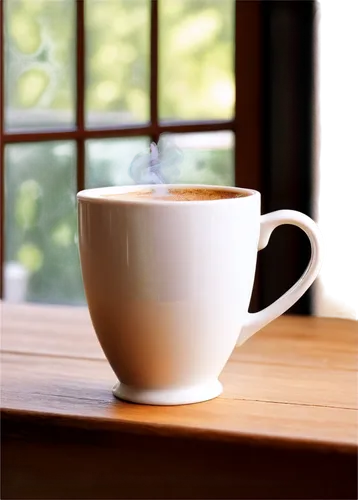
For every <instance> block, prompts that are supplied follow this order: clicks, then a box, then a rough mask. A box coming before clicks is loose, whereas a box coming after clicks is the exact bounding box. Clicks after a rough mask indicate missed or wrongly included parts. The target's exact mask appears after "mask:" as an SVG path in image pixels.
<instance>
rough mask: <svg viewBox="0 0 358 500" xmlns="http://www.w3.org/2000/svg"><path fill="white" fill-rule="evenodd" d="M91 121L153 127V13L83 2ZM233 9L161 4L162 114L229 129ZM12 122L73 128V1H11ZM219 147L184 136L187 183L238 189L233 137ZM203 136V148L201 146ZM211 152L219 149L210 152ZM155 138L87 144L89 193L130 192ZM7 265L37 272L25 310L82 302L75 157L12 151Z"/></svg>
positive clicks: (137, 1) (69, 152)
mask: <svg viewBox="0 0 358 500" xmlns="http://www.w3.org/2000/svg"><path fill="white" fill-rule="evenodd" d="M85 7H86V11H85V16H86V17H85V18H86V42H87V43H86V54H87V56H86V83H87V87H86V120H87V123H88V125H89V126H108V125H118V124H130V123H131V124H133V123H145V122H147V121H148V120H149V34H150V23H149V19H150V13H149V10H150V5H149V1H147V0H86V2H85ZM233 9H234V1H233V0H161V1H160V3H159V11H160V26H161V28H160V33H159V35H160V38H159V40H160V57H159V59H160V68H161V71H160V75H159V76H160V78H159V85H160V99H159V106H160V116H161V118H162V119H163V120H178V119H179V120H191V119H202V120H211V119H227V118H230V117H231V116H232V113H233V104H234V102H233V101H234V97H233V96H234V80H233V49H234V47H233ZM5 14H6V15H5V18H6V29H5V37H6V44H5V54H6V58H5V70H6V73H5V74H6V88H5V97H6V113H5V118H6V124H7V127H8V128H9V129H12V130H14V129H16V130H18V129H23V128H25V129H29V130H32V131H34V130H36V129H45V130H48V129H51V128H56V127H57V128H58V127H64V126H65V127H66V126H73V125H74V116H75V112H74V106H75V85H76V83H75V38H76V37H75V2H74V1H72V0H6V3H5ZM222 137H223V141H222V142H221V143H220V141H219V142H218V141H212V136H211V135H210V134H209V135H208V136H207V139H206V140H205V139H204V140H203V138H202V137H200V141H201V143H202V145H201V146H200V145H198V146H197V147H195V145H194V146H193V145H192V142H190V141H189V139H188V141H186V139H185V138H184V137H182V138H181V140H180V141H181V144H182V146H181V147H183V149H184V153H185V165H183V172H182V178H181V179H180V180H181V181H182V182H201V183H207V184H232V183H233V157H232V155H233V153H232V138H231V135H230V133H224V134H222ZM200 141H199V136H198V144H199V143H200ZM213 143H215V145H214V146H213V145H212V144H213ZM148 144H149V138H146V137H142V138H134V139H130V140H129V139H128V140H125V139H111V140H103V141H97V140H96V141H88V144H87V145H86V158H87V163H86V185H87V186H88V187H95V186H101V185H110V184H127V183H128V182H131V179H130V178H129V177H128V170H127V169H128V166H129V163H130V161H131V159H132V158H133V156H134V154H136V153H137V152H139V151H141V150H143V148H145V147H147V146H148ZM5 156H6V175H5V189H6V260H7V261H17V262H21V263H22V264H23V265H24V266H25V268H26V269H27V270H28V271H29V273H30V282H29V289H28V295H27V300H29V301H40V302H52V303H76V304H78V303H82V302H84V296H83V289H82V282H81V276H80V268H79V259H78V250H77V243H76V233H77V222H76V201H75V192H76V147H75V144H74V143H71V142H64V143H61V142H48V143H34V144H22V145H9V146H7V147H6V155H5Z"/></svg>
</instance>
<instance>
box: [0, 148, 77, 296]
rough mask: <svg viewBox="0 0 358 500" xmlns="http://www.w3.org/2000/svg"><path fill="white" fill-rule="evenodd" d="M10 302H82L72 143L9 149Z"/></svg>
mask: <svg viewBox="0 0 358 500" xmlns="http://www.w3.org/2000/svg"><path fill="white" fill-rule="evenodd" d="M5 162H6V163H5V188H6V191H5V192H6V199H5V203H6V211H5V217H6V219H5V236H6V238H5V241H6V247H5V252H6V255H5V260H6V262H5V273H4V274H5V298H6V299H7V300H12V301H24V300H26V301H35V302H49V303H75V304H77V303H82V302H84V296H83V291H82V280H81V273H80V264H79V258H78V250H77V243H76V241H75V235H76V232H77V216H76V200H75V192H76V154H75V144H74V143H73V142H67V141H66V142H46V143H34V144H16V145H9V146H7V147H6V149H5Z"/></svg>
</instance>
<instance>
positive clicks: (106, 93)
mask: <svg viewBox="0 0 358 500" xmlns="http://www.w3.org/2000/svg"><path fill="white" fill-rule="evenodd" d="M85 6H86V37H87V38H86V41H87V43H86V53H87V59H86V68H87V82H86V84H87V87H86V105H87V113H86V123H87V125H88V126H90V127H93V126H100V125H102V126H108V125H118V124H131V123H140V122H146V121H148V119H149V95H148V90H149V0H86V3H85Z"/></svg>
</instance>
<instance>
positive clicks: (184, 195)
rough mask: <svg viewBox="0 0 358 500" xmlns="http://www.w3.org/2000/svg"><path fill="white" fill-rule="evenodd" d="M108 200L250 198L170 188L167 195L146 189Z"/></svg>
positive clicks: (236, 193)
mask: <svg viewBox="0 0 358 500" xmlns="http://www.w3.org/2000/svg"><path fill="white" fill-rule="evenodd" d="M102 196H105V197H106V198H112V199H117V200H131V201H135V200H137V201H140V200H153V201H177V202H185V201H210V200H227V199H231V198H242V197H245V196H248V194H247V193H243V192H241V193H240V192H235V191H229V190H228V191H226V190H224V189H212V188H208V189H206V188H190V187H187V188H170V189H168V191H167V194H163V195H160V194H158V192H157V191H156V190H155V189H145V190H141V191H130V192H127V193H116V194H106V195H102Z"/></svg>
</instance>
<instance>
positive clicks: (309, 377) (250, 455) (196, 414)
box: [1, 304, 358, 499]
mask: <svg viewBox="0 0 358 500" xmlns="http://www.w3.org/2000/svg"><path fill="white" fill-rule="evenodd" d="M357 342H358V323H357V322H354V321H348V320H338V319H318V318H312V317H311V318H309V317H289V316H286V317H282V318H280V319H279V320H277V321H275V322H274V323H273V324H271V325H269V326H268V327H266V328H265V329H264V330H263V331H261V332H260V333H258V334H257V335H255V336H254V337H253V338H252V339H251V340H249V341H248V342H247V343H246V344H245V345H244V346H243V347H241V348H240V349H236V350H235V352H234V353H233V355H232V357H231V359H230V361H229V363H228V365H227V367H226V368H225V370H224V372H223V374H222V376H221V381H222V382H223V384H224V388H225V392H224V394H223V395H222V396H221V397H219V398H218V399H216V400H213V401H209V402H206V403H200V404H195V405H188V406H181V407H146V406H140V405H134V404H129V403H123V402H119V401H117V400H115V399H114V398H113V396H112V393H111V387H112V385H113V384H114V382H115V377H114V375H113V373H112V371H111V369H110V367H109V365H108V364H107V362H106V361H105V359H104V356H103V354H102V352H101V350H100V348H99V345H98V343H97V340H96V338H95V335H94V333H93V330H92V326H91V324H90V321H89V317H88V312H87V310H86V309H82V308H65V307H46V306H31V305H22V306H15V305H9V304H6V305H5V304H3V305H2V398H1V403H2V496H1V498H3V499H5V498H36V499H40V498H47V499H50V498H57V499H60V498H61V499H65V498H72V499H77V498H285V499H288V498H317V499H318V498H340V499H342V498H357V497H356V495H357V449H358V448H357V415H358V412H357V404H358V401H357V351H358V350H357Z"/></svg>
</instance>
